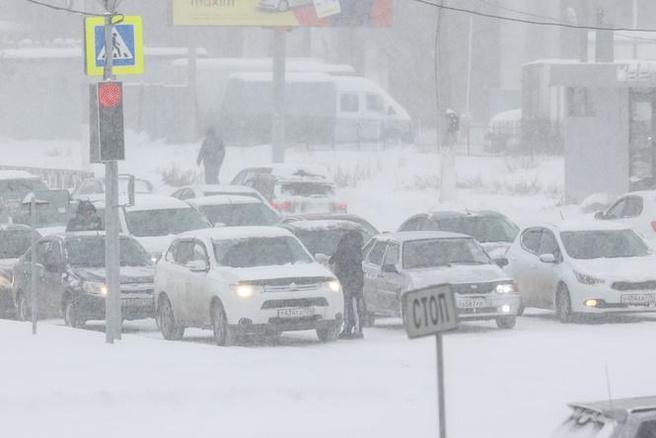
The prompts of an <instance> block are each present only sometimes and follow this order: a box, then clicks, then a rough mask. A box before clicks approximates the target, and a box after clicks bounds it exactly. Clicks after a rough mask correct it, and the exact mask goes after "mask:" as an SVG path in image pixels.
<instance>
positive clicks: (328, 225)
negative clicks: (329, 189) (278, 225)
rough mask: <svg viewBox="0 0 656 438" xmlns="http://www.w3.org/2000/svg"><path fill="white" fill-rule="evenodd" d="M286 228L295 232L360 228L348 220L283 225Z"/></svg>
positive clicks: (297, 222)
mask: <svg viewBox="0 0 656 438" xmlns="http://www.w3.org/2000/svg"><path fill="white" fill-rule="evenodd" d="M284 226H285V227H286V228H293V229H296V230H302V231H320V230H337V229H348V230H358V229H360V228H362V227H361V226H360V225H358V224H357V223H355V222H352V221H348V220H337V219H324V220H316V221H304V220H299V221H294V222H288V223H286V224H284Z"/></svg>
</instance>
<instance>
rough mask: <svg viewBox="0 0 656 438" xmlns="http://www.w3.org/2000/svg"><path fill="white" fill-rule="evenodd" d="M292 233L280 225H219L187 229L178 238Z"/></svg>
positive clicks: (288, 234)
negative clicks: (193, 229) (217, 226)
mask: <svg viewBox="0 0 656 438" xmlns="http://www.w3.org/2000/svg"><path fill="white" fill-rule="evenodd" d="M292 236H293V234H292V233H291V232H290V231H289V230H286V229H284V228H281V227H274V226H271V227H221V228H205V229H202V230H195V231H188V232H186V233H183V234H180V235H178V236H177V237H178V238H190V237H193V238H198V239H211V240H231V239H253V238H259V237H262V238H267V237H268V238H271V237H292Z"/></svg>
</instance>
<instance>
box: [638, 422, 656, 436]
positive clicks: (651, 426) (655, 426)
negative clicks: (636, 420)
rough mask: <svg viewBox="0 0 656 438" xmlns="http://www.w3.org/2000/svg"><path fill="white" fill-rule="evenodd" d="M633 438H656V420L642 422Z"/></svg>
mask: <svg viewBox="0 0 656 438" xmlns="http://www.w3.org/2000/svg"><path fill="white" fill-rule="evenodd" d="M635 438H656V420H648V421H643V422H642V424H640V427H639V428H638V433H637V434H636V435H635Z"/></svg>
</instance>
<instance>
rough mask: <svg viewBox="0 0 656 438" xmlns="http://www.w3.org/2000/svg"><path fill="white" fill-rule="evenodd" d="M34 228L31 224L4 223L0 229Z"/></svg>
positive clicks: (19, 229) (22, 229) (24, 229)
mask: <svg viewBox="0 0 656 438" xmlns="http://www.w3.org/2000/svg"><path fill="white" fill-rule="evenodd" d="M31 229H32V228H31V227H30V226H29V225H21V224H2V225H0V231H30V230H31Z"/></svg>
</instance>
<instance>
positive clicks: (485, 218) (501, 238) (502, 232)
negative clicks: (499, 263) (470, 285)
mask: <svg viewBox="0 0 656 438" xmlns="http://www.w3.org/2000/svg"><path fill="white" fill-rule="evenodd" d="M426 228H427V229H430V230H441V231H450V232H452V233H460V234H466V235H467V236H471V237H473V238H474V239H476V240H478V241H479V242H480V243H490V242H508V243H509V242H513V241H514V240H515V237H516V236H517V233H518V232H519V228H518V227H517V225H515V224H513V223H512V222H510V220H508V219H507V218H505V217H503V216H501V215H481V216H476V215H471V216H456V217H447V218H441V219H433V220H432V221H431V222H429V223H428V227H426Z"/></svg>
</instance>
